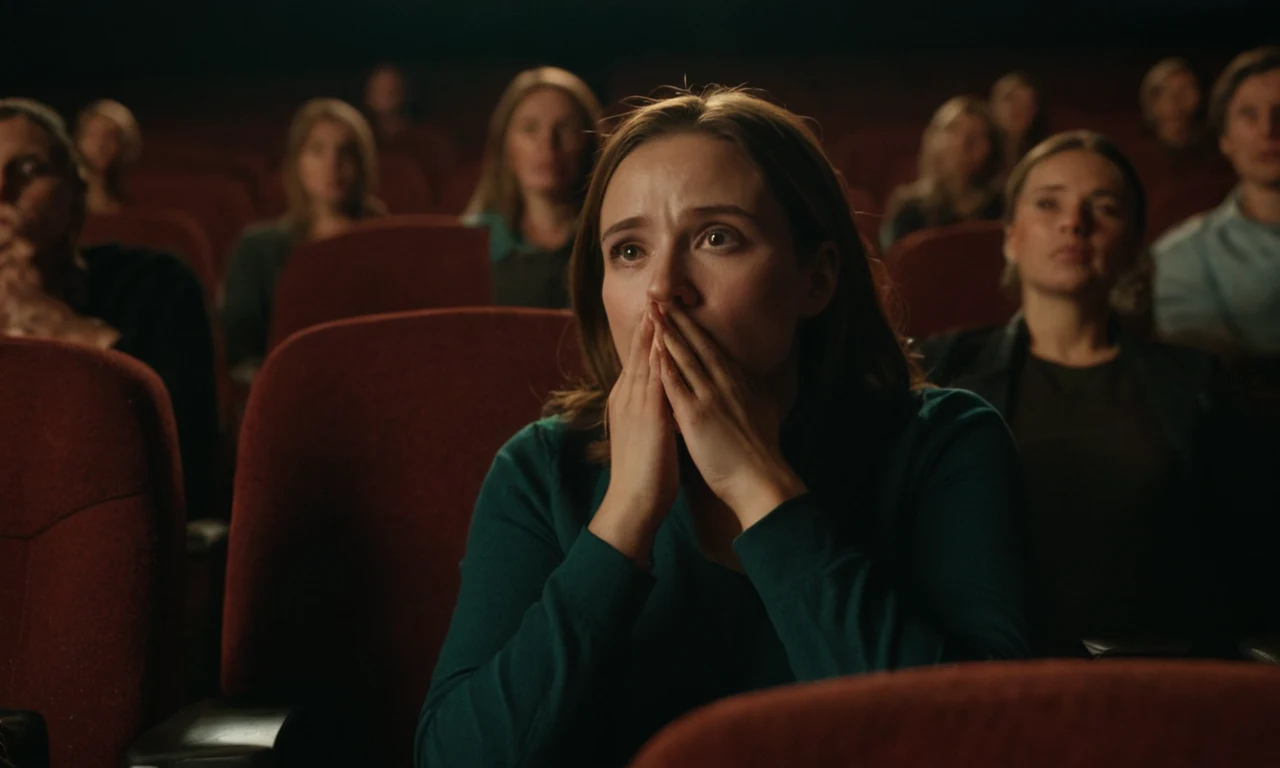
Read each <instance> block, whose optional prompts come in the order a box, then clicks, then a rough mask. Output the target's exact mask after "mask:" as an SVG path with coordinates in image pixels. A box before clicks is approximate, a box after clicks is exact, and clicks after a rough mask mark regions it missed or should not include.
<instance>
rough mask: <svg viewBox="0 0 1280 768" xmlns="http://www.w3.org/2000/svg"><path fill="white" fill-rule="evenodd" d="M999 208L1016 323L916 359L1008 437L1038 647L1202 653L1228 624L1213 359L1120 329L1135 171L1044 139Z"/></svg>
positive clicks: (1141, 295) (1137, 294)
mask: <svg viewBox="0 0 1280 768" xmlns="http://www.w3.org/2000/svg"><path fill="white" fill-rule="evenodd" d="M1006 205H1007V208H1006V213H1005V222H1006V235H1005V256H1006V258H1007V259H1008V269H1007V272H1006V275H1005V281H1006V285H1007V287H1009V288H1010V289H1012V290H1016V291H1018V293H1019V294H1020V296H1021V298H1022V311H1021V313H1020V314H1019V315H1018V316H1016V317H1015V318H1014V319H1013V321H1012V322H1010V323H1009V324H1008V326H1006V327H1003V328H994V329H987V330H981V331H971V332H965V333H960V334H955V335H951V336H946V337H941V338H937V339H933V340H930V341H928V342H926V343H924V344H923V345H922V348H923V349H922V351H923V352H924V355H925V363H926V365H925V367H926V369H927V370H928V371H929V373H930V378H931V380H933V381H935V382H937V383H939V384H943V385H946V386H956V387H962V388H965V389H970V390H972V391H974V392H976V393H978V394H979V395H982V396H983V397H984V398H985V399H986V400H987V401H988V402H990V403H991V404H992V405H994V406H995V407H996V408H998V409H999V410H1000V411H1001V413H1002V414H1003V415H1004V417H1005V419H1006V420H1007V421H1008V423H1009V425H1010V426H1011V428H1012V430H1013V434H1014V437H1015V439H1016V440H1017V442H1018V446H1019V452H1020V455H1021V458H1022V465H1023V469H1024V471H1025V474H1026V479H1027V484H1028V490H1029V491H1030V495H1031V512H1032V528H1033V533H1034V542H1035V556H1036V564H1037V567H1038V570H1039V576H1040V579H1041V581H1042V584H1043V586H1044V587H1045V588H1046V589H1047V606H1048V610H1047V611H1046V616H1047V618H1048V620H1049V624H1050V633H1049V642H1050V646H1049V649H1050V650H1051V651H1052V652H1053V653H1054V654H1061V655H1076V654H1081V653H1083V652H1084V646H1083V645H1082V644H1081V641H1082V640H1085V639H1091V640H1104V641H1115V640H1117V639H1119V640H1122V641H1134V640H1151V639H1153V638H1154V639H1158V640H1164V641H1173V645H1174V646H1175V647H1177V646H1178V645H1179V644H1184V645H1185V648H1186V649H1188V650H1190V649H1201V648H1206V647H1215V646H1214V643H1215V641H1216V640H1218V639H1220V638H1218V637H1216V635H1215V633H1218V632H1223V633H1226V632H1228V631H1229V630H1227V629H1226V628H1225V627H1224V626H1222V625H1221V624H1220V620H1219V619H1220V617H1218V616H1217V614H1216V613H1215V603H1216V598H1218V597H1220V596H1219V595H1217V594H1216V593H1215V590H1214V582H1215V577H1216V573H1215V568H1214V567H1213V566H1212V563H1213V562H1214V561H1213V558H1211V557H1210V552H1209V551H1208V550H1209V549H1210V548H1211V543H1210V542H1211V539H1210V538H1209V536H1208V534H1210V533H1211V532H1212V530H1213V527H1212V526H1213V525H1216V524H1217V523H1218V520H1217V519H1215V516H1216V514H1217V513H1219V512H1222V511H1223V510H1221V509H1219V508H1218V507H1220V506H1221V505H1220V504H1219V503H1218V499H1217V496H1216V494H1215V493H1214V491H1213V483H1212V481H1211V480H1210V479H1209V474H1210V472H1209V466H1210V465H1209V463H1208V461H1209V459H1210V458H1211V457H1213V455H1214V450H1215V448H1214V446H1215V443H1214V438H1213V435H1212V434H1211V432H1212V429H1213V428H1214V427H1215V415H1214V414H1213V413H1212V412H1211V409H1210V407H1209V399H1208V390H1209V386H1210V376H1211V373H1212V365H1211V361H1210V359H1209V358H1208V357H1206V356H1204V355H1201V354H1199V353H1197V352H1193V351H1190V350H1184V349H1179V348H1175V347H1167V346H1163V345H1159V344H1154V343H1149V342H1147V341H1144V340H1143V339H1142V338H1141V336H1140V335H1139V333H1135V332H1133V331H1131V329H1130V328H1129V327H1128V326H1127V325H1126V324H1125V323H1123V322H1122V314H1129V313H1133V314H1137V315H1139V316H1141V315H1145V314H1146V313H1147V312H1148V308H1149V301H1148V299H1147V297H1146V295H1145V293H1146V290H1145V286H1146V283H1147V282H1148V278H1147V275H1148V274H1149V269H1148V263H1147V260H1146V259H1145V258H1144V256H1143V249H1142V243H1143V234H1144V229H1145V222H1146V197H1145V194H1144V191H1143V188H1142V184H1141V182H1140V181H1139V179H1138V176H1137V173H1136V172H1135V170H1134V168H1133V166H1132V165H1131V164H1130V163H1129V161H1128V159H1126V158H1125V156H1124V155H1123V154H1122V153H1121V152H1120V151H1119V150H1118V149H1117V148H1116V147H1115V145H1113V144H1112V143H1111V142H1110V141H1108V140H1107V139H1105V138H1103V137H1102V136H1099V135H1098V134H1095V133H1090V132H1087V131H1079V132H1073V133H1064V134H1059V135H1057V136H1054V137H1052V138H1050V139H1048V140H1047V141H1045V142H1043V143H1041V144H1040V145H1039V146H1037V147H1035V148H1034V149H1032V150H1031V152H1029V153H1028V154H1027V155H1026V157H1024V158H1023V160H1022V162H1020V163H1019V164H1018V165H1017V167H1015V168H1014V170H1013V173H1012V174H1011V175H1010V177H1009V182H1008V186H1007V197H1006ZM1121 309H1123V310H1124V311H1123V312H1121V311H1120V310H1121ZM1146 325H1147V323H1146V322H1145V320H1140V321H1139V322H1138V326H1139V327H1145V326H1146Z"/></svg>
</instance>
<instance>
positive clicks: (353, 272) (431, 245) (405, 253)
mask: <svg viewBox="0 0 1280 768" xmlns="http://www.w3.org/2000/svg"><path fill="white" fill-rule="evenodd" d="M491 302H492V294H491V289H490V284H489V233H488V232H487V231H486V230H484V229H483V228H474V227H464V226H462V225H460V224H458V222H457V219H456V218H454V217H451V216H441V215H429V214H428V215H420V216H387V217H384V218H379V219H371V220H369V221H365V222H361V223H360V224H358V225H357V226H355V227H354V228H352V229H351V230H350V231H348V232H346V233H344V234H342V235H339V236H337V237H333V238H329V239H327V240H320V241H317V242H313V243H307V244H305V245H302V246H299V247H298V249H297V250H296V251H295V252H294V255H293V257H292V258H291V259H290V260H289V263H288V265H287V266H286V267H285V270H284V272H283V274H281V276H280V282H279V284H278V285H277V287H276V299H275V305H274V309H273V311H272V317H271V333H270V340H269V343H268V348H269V349H270V348H274V347H275V346H276V345H278V344H279V343H280V342H282V341H284V340H285V339H286V338H288V337H289V335H290V334H292V333H295V332H297V331H299V330H302V329H303V328H309V327H311V326H313V325H316V324H318V323H323V322H328V321H330V320H342V319H345V318H350V317H359V316H360V315H373V314H380V313H383V312H400V311H407V310H412V309H433V308H438V307H463V306H480V305H486V304H490V303H491Z"/></svg>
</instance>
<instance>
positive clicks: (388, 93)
mask: <svg viewBox="0 0 1280 768" xmlns="http://www.w3.org/2000/svg"><path fill="white" fill-rule="evenodd" d="M410 97H411V85H410V83H409V77H408V75H406V74H405V73H404V70H402V69H400V68H399V67H397V66H396V65H394V64H379V65H378V66H377V67H374V69H373V72H371V73H370V74H369V80H368V82H367V83H366V84H365V90H364V106H365V110H366V113H367V114H368V115H369V122H370V124H371V125H372V127H373V131H374V135H375V136H376V137H377V139H378V145H379V146H380V147H383V148H384V149H385V148H388V147H390V146H393V145H395V144H396V143H398V142H399V141H401V140H402V139H403V137H405V135H406V134H407V132H408V131H409V128H410V127H412V125H413V120H412V119H411V117H410V114H409V104H410Z"/></svg>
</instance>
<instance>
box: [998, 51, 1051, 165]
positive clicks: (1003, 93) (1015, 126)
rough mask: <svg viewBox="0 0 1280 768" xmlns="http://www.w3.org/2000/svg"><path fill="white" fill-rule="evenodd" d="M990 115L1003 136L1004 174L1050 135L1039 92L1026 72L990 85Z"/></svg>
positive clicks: (1008, 75)
mask: <svg viewBox="0 0 1280 768" xmlns="http://www.w3.org/2000/svg"><path fill="white" fill-rule="evenodd" d="M991 116H992V118H994V119H995V121H996V125H998V126H999V127H1000V134H1001V135H1002V136H1003V137H1004V140H1003V141H1002V142H1001V145H1000V146H1001V157H1002V159H1003V160H1004V168H1003V171H1004V172H1005V173H1008V172H1009V171H1011V170H1012V169H1013V166H1015V165H1017V163H1018V161H1019V160H1021V159H1022V156H1023V155H1025V154H1026V153H1027V150H1029V149H1031V148H1032V147H1034V146H1035V145H1037V144H1039V143H1040V142H1041V141H1043V140H1044V139H1045V137H1046V136H1048V135H1049V127H1048V116H1047V115H1046V113H1045V108H1044V104H1043V103H1042V102H1041V100H1040V91H1039V90H1038V89H1037V88H1036V87H1035V84H1033V83H1032V82H1031V78H1030V77H1029V76H1028V75H1026V74H1025V73H1023V72H1011V73H1009V74H1007V75H1005V76H1004V77H1002V78H1000V79H999V80H997V81H996V82H995V85H993V86H991Z"/></svg>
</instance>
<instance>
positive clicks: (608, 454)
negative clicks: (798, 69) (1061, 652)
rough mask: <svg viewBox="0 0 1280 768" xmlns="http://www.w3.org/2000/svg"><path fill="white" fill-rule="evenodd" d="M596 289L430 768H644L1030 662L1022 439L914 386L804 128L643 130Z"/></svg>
mask: <svg viewBox="0 0 1280 768" xmlns="http://www.w3.org/2000/svg"><path fill="white" fill-rule="evenodd" d="M570 271H571V274H572V282H571V286H572V288H571V290H572V297H573V308H574V314H575V315H576V317H577V321H578V330H579V338H581V339H582V344H583V346H584V352H585V360H586V363H587V370H588V372H589V373H588V378H587V381H586V382H585V383H583V384H582V385H581V386H580V387H579V388H576V389H573V390H571V391H567V392H563V393H561V394H560V396H559V397H558V398H557V399H556V400H555V401H554V402H553V404H552V406H551V408H550V409H549V412H550V413H552V414H555V415H553V416H551V417H549V418H547V419H544V420H542V421H538V422H535V423H534V424H532V425H530V426H529V427H527V428H525V429H524V430H522V431H521V432H520V433H519V434H517V435H516V436H515V437H514V438H512V439H511V440H510V441H509V442H508V443H507V445H506V446H505V447H504V448H503V449H502V450H501V451H500V452H499V454H498V456H497V458H496V459H495V461H494V464H493V467H492V469H491V470H490V472H489V476H488V478H487V479H486V481H485V484H484V486H483V488H482V490H481V491H480V496H479V499H478V501H477V504H476V509H475V514H474V515H473V517H472V523H471V532H470V537H469V539H468V543H467V552H466V556H465V558H464V560H463V563H462V585H461V591H460V593H459V596H458V602H457V607H456V609H455V612H454V615H453V621H452V624H451V626H450V628H449V634H448V637H447V639H446V640H445V644H444V648H443V650H442V651H441V654H440V658H439V662H438V664H437V667H436V672H435V676H434V679H433V681H432V687H431V692H430V693H429V694H428V696H427V701H426V705H425V707H424V709H423V712H422V717H421V721H420V724H419V728H418V738H417V746H416V757H417V762H418V765H430V766H433V768H444V767H445V766H451V765H481V764H482V765H490V766H503V765H522V766H543V765H593V766H615V765H623V764H625V763H626V762H627V760H629V759H630V757H631V755H632V754H633V753H634V752H635V750H636V749H637V748H638V747H639V746H640V745H641V744H642V743H643V742H644V741H645V740H646V739H647V738H649V737H650V736H652V735H653V734H654V733H655V732H656V731H658V730H659V729H660V728H662V727H663V726H664V725H666V724H667V723H669V722H671V721H672V720H673V719H675V718H676V717H679V716H680V715H681V714H683V713H685V712H687V711H689V710H691V709H693V708H695V707H697V706H699V705H702V704H705V703H707V702H709V701H712V700H714V699H717V698H720V697H723V696H727V695H730V694H734V693H740V692H742V691H748V690H753V689H758V688H763V687H768V686H774V685H781V684H785V683H792V682H797V681H807V680H818V679H823V678H829V677H834V676H838V675H848V674H857V673H862V672H871V671H875V670H885V669H896V668H901V667H909V666H918V665H928V664H936V663H939V662H947V661H958V660H962V659H1003V658H1017V657H1022V656H1025V655H1027V654H1028V653H1029V644H1030V643H1029V639H1028V636H1029V634H1030V632H1029V629H1028V626H1027V621H1026V615H1025V613H1024V610H1025V608H1026V606H1027V604H1028V595H1027V593H1026V592H1025V587H1024V585H1025V583H1026V582H1025V574H1024V572H1023V569H1022V564H1023V555H1024V547H1025V544H1026V542H1025V541H1024V540H1023V539H1022V537H1021V535H1020V529H1019V527H1018V526H1019V524H1020V523H1019V521H1020V520H1022V519H1023V518H1024V517H1025V515H1026V510H1025V507H1024V504H1023V498H1022V490H1021V481H1020V478H1019V477H1018V471H1017V457H1016V455H1015V452H1014V447H1013V444H1012V441H1011V440H1010V438H1009V434H1008V431H1007V430H1006V429H1005V426H1004V424H1003V423H1002V422H1001V421H1000V419H999V417H998V415H997V414H996V413H995V412H994V411H993V410H992V409H991V408H990V407H989V406H987V405H986V404H984V403H983V402H982V401H981V400H979V399H977V398H975V397H973V396H972V395H970V394H968V393H963V392H957V391H948V390H941V389H928V388H921V387H920V386H918V385H919V381H918V376H917V375H916V372H915V371H914V369H913V366H912V364H911V362H910V361H909V360H908V358H907V356H906V354H905V352H904V350H903V346H902V341H901V339H900V338H899V337H898V336H897V334H895V332H894V331H893V329H892V327H891V326H890V324H889V323H888V322H887V321H886V319H885V317H884V314H883V313H882V310H881V304H880V300H879V293H878V286H877V285H876V281H875V278H874V273H873V271H872V269H871V264H870V263H869V260H868V258H867V255H866V253H865V252H864V249H863V246H862V242H861V239H860V238H859V235H858V232H857V229H856V228H855V227H854V223H853V218H852V215H851V214H850V212H849V207H848V205H847V203H846V201H845V196H844V191H843V185H842V183H841V181H840V179H839V176H838V174H837V172H836V171H835V170H834V169H833V168H832V166H831V164H830V163H829V162H828V160H827V158H826V157H825V155H824V154H823V152H822V149H821V146H820V144H819V142H818V140H817V138H816V137H815V136H814V134H813V133H812V132H811V130H810V129H809V127H808V126H807V125H806V124H805V123H804V121H803V120H802V119H801V118H799V117H797V116H796V115H793V114H791V113H790V112H787V111H786V110H784V109H782V108H780V107H777V106H774V105H773V104H770V103H769V102H766V101H764V100H762V99H759V98H756V97H754V96H751V95H748V94H746V93H742V92H737V91H732V90H709V91H706V92H704V93H703V94H701V95H693V94H690V95H681V96H676V97H673V98H669V99H665V100H662V101H658V102H655V103H652V104H650V105H648V106H645V107H642V108H640V109H638V110H637V111H635V112H634V113H632V114H631V116H630V117H628V118H627V119H626V120H625V122H623V124H622V125H621V126H620V127H619V129H618V130H617V131H616V132H615V133H613V134H612V135H611V136H610V138H609V140H608V142H607V144H606V146H605V148H604V150H603V152H602V153H601V157H600V162H599V164H598V166H597V168H596V171H595V173H594V175H593V176H592V179H591V186H590V189H589V190H588V192H587V196H586V200H585V203H584V206H583V210H582V218H581V221H580V222H579V227H578V233H577V236H576V238H575V240H574V249H573V260H572V263H571V266H570Z"/></svg>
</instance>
